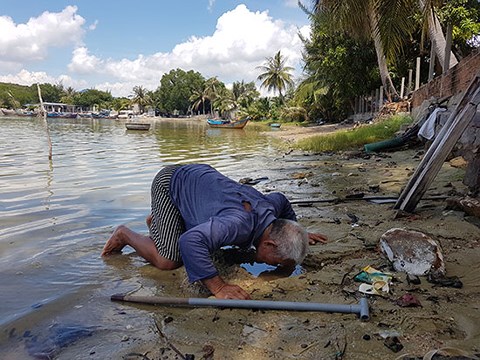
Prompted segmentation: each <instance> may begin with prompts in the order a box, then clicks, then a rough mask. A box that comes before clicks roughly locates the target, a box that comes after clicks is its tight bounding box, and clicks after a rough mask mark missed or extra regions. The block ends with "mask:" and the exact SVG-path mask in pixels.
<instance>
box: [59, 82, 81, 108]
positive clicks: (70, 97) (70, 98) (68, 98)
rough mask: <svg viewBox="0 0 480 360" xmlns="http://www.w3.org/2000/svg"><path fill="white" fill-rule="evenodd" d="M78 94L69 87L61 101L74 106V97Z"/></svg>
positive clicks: (64, 90)
mask: <svg viewBox="0 0 480 360" xmlns="http://www.w3.org/2000/svg"><path fill="white" fill-rule="evenodd" d="M76 94H77V91H76V90H75V89H74V88H73V87H71V86H69V87H67V88H66V89H63V94H62V97H61V98H60V101H61V102H62V103H65V104H73V103H74V97H75V95H76Z"/></svg>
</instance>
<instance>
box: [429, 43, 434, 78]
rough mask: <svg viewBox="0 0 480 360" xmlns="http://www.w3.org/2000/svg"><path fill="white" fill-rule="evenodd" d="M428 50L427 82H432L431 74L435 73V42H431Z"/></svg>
mask: <svg viewBox="0 0 480 360" xmlns="http://www.w3.org/2000/svg"><path fill="white" fill-rule="evenodd" d="M431 47H432V48H431V49H430V64H429V66H428V81H432V80H433V73H434V71H435V42H434V41H433V40H432V43H431Z"/></svg>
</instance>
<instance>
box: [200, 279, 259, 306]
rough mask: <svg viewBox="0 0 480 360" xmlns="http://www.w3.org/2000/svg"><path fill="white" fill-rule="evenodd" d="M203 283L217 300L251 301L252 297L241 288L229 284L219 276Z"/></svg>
mask: <svg viewBox="0 0 480 360" xmlns="http://www.w3.org/2000/svg"><path fill="white" fill-rule="evenodd" d="M202 283H203V285H205V286H206V287H207V289H208V290H210V292H211V293H212V294H213V295H215V297H216V298H217V299H238V300H250V299H251V298H250V295H249V294H248V293H247V292H246V291H245V290H243V289H242V288H241V287H240V286H237V285H233V284H228V283H226V282H225V281H223V279H222V278H221V277H220V276H218V275H216V276H214V277H212V278H210V279H203V280H202Z"/></svg>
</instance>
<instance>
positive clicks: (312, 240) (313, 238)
mask: <svg viewBox="0 0 480 360" xmlns="http://www.w3.org/2000/svg"><path fill="white" fill-rule="evenodd" d="M327 240H328V238H327V236H326V235H323V234H319V233H308V243H309V244H310V245H315V244H316V243H317V242H319V243H322V244H325V243H326V242H327Z"/></svg>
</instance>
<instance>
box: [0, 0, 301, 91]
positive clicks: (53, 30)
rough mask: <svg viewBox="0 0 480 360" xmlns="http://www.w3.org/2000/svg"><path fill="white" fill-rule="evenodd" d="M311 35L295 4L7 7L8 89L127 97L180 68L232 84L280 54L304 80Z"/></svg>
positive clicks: (3, 40)
mask: <svg viewBox="0 0 480 360" xmlns="http://www.w3.org/2000/svg"><path fill="white" fill-rule="evenodd" d="M308 1H309V0H305V3H306V4H308ZM308 31H309V20H308V17H307V15H306V14H305V13H304V12H303V11H302V10H301V9H300V8H299V7H298V5H297V1H296V0H264V1H262V0H259V1H255V0H251V1H250V0H246V1H233V0H216V1H215V0H187V1H185V0H184V1H164V0H156V1H154V0H149V1H142V0H138V1H131V0H130V1H126V0H116V1H106V0H96V1H93V0H81V1H79V0H77V1H64V0H21V1H19V0H0V82H13V83H18V84H23V85H30V84H32V83H35V82H41V83H42V82H50V83H62V84H63V85H64V86H72V87H73V88H75V89H77V90H81V89H84V88H96V89H100V90H109V91H111V92H112V94H113V95H114V96H128V95H130V94H131V93H132V88H133V87H134V86H136V85H142V86H145V87H146V88H147V89H149V90H154V89H156V88H157V86H158V84H159V82H160V79H161V77H162V75H163V74H165V73H167V72H169V71H170V70H171V69H176V68H181V69H184V70H195V71H198V72H200V73H201V74H202V75H203V76H205V77H206V78H209V77H213V76H217V77H218V79H219V80H221V81H223V82H225V83H226V84H227V85H229V84H231V83H232V82H233V81H241V80H244V81H254V80H256V77H257V76H258V74H259V70H258V69H256V67H257V66H259V65H262V63H263V62H264V61H265V58H266V57H268V56H273V55H274V54H275V53H276V52H277V51H279V50H280V51H281V52H282V54H283V55H284V56H286V57H287V62H288V65H290V66H293V67H295V68H296V69H297V70H296V72H295V74H294V75H295V77H296V78H298V77H299V76H300V75H301V52H302V45H301V41H300V39H299V36H298V33H299V32H301V33H302V34H304V35H307V34H308Z"/></svg>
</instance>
